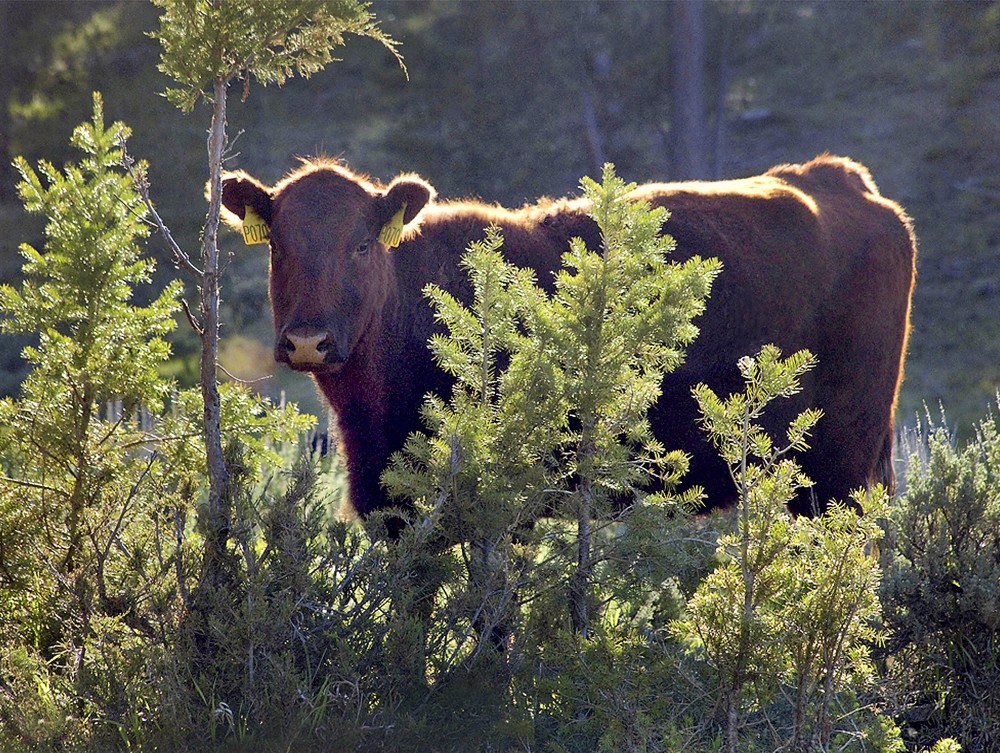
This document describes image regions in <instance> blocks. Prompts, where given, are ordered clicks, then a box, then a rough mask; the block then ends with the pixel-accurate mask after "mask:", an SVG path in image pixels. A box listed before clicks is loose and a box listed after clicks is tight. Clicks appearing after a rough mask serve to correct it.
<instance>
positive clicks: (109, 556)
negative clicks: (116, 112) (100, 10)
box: [0, 96, 312, 750]
mask: <svg viewBox="0 0 1000 753" xmlns="http://www.w3.org/2000/svg"><path fill="white" fill-rule="evenodd" d="M127 133H128V131H127V129H126V128H125V127H124V126H122V125H121V124H114V125H112V126H110V127H105V124H104V121H103V110H102V102H101V99H100V98H99V97H96V96H95V99H94V116H93V120H92V121H91V122H90V123H88V124H84V125H82V126H80V127H79V128H78V129H77V130H76V131H75V133H74V137H73V143H74V145H75V146H76V147H77V148H78V149H79V150H80V151H82V152H83V155H84V156H83V158H82V159H81V161H80V162H79V163H74V164H69V165H67V166H66V167H65V168H64V169H63V170H62V171H60V170H57V169H56V168H55V167H53V166H52V165H51V164H48V163H45V162H42V163H41V164H40V165H39V168H38V172H35V171H34V170H33V169H32V168H31V167H30V166H29V165H28V164H27V163H26V162H25V161H24V160H19V161H18V163H17V167H18V169H19V171H20V172H21V174H22V178H23V180H22V182H21V183H20V184H19V192H20V194H21V196H22V198H23V200H24V203H25V206H26V208H28V209H29V210H30V211H33V212H37V213H39V214H43V215H44V216H45V217H46V220H47V224H46V244H45V247H44V249H43V250H38V249H35V248H33V247H31V246H28V245H25V246H24V247H23V249H22V250H23V254H24V256H25V258H26V263H25V270H24V272H25V281H24V283H23V284H22V285H21V286H20V287H19V288H17V289H15V288H13V287H11V286H4V287H2V288H0V309H2V311H3V313H4V314H6V315H7V317H6V318H4V319H3V320H2V325H3V327H4V328H5V329H6V330H8V331H14V332H27V333H34V334H35V335H36V336H37V338H38V342H37V344H36V345H33V346H30V347H28V348H27V349H26V351H25V356H26V358H27V360H28V361H29V362H30V363H31V365H32V370H31V372H30V374H29V376H28V378H27V379H26V380H25V382H24V384H23V386H22V394H21V396H20V397H19V398H18V399H11V398H5V399H3V400H2V401H0V639H2V641H3V644H4V646H5V652H4V658H3V661H2V663H0V672H2V674H0V680H2V682H3V683H4V684H3V685H2V686H0V687H2V688H3V689H4V692H2V693H0V722H2V729H0V746H2V747H4V748H5V749H7V748H8V747H9V746H14V745H20V746H24V747H25V748H27V749H41V750H46V749H50V748H53V747H54V746H58V745H61V744H63V743H62V742H60V741H68V742H66V743H65V745H66V747H67V748H72V747H83V748H86V747H87V746H90V745H93V746H97V747H100V748H103V749H107V748H106V746H108V745H111V744H112V742H114V741H123V742H125V743H126V744H127V745H133V744H134V745H138V744H139V742H140V741H141V740H142V739H145V738H146V737H149V736H152V735H153V734H154V731H151V729H150V721H151V720H153V719H154V717H155V718H156V720H157V721H159V722H162V720H163V716H157V714H158V712H156V711H154V710H155V709H157V708H158V701H159V700H162V698H158V697H157V696H158V693H160V692H162V690H163V687H164V685H163V684H162V683H163V674H162V672H163V671H164V669H165V668H166V667H169V666H170V664H169V661H168V660H167V657H169V659H170V660H174V661H179V662H181V663H183V662H184V660H185V657H186V658H187V659H188V660H190V659H191V655H189V654H185V653H184V652H180V653H179V654H170V653H169V651H168V648H170V647H173V648H176V647H177V645H178V644H177V643H176V641H177V640H178V638H179V637H183V635H184V634H185V630H184V629H183V628H184V627H185V624H186V623H185V620H186V619H187V617H186V614H187V610H188V609H189V607H190V603H191V594H192V592H193V591H194V590H195V589H196V588H197V586H198V584H197V578H198V573H199V556H198V547H197V543H198V540H199V531H203V530H204V521H203V517H204V516H201V518H202V520H198V518H199V516H198V515H196V514H194V513H195V512H196V510H197V508H198V507H199V502H200V500H201V499H203V496H202V495H203V494H204V476H205V469H204V460H203V457H204V455H203V453H204V450H203V445H202V440H201V432H200V429H198V428H197V424H198V422H199V421H198V419H199V417H200V414H201V412H202V408H201V401H200V396H199V395H198V394H197V393H193V392H179V393H178V392H176V391H175V388H174V386H173V385H172V384H171V383H170V382H169V381H167V380H164V379H163V378H162V377H161V376H160V375H159V367H160V366H161V365H162V364H163V363H164V361H165V360H166V359H167V357H168V356H169V348H168V346H167V345H166V343H165V341H164V339H163V335H164V334H166V333H167V332H168V331H169V330H170V329H172V327H173V324H174V322H173V313H174V312H175V311H176V310H177V308H178V306H177V300H176V299H177V295H178V292H179V286H177V285H176V284H170V285H168V286H167V287H166V289H165V290H163V291H162V292H161V293H160V295H158V296H157V297H155V298H154V299H153V300H152V302H151V303H149V304H148V305H144V306H139V305H135V304H134V303H133V302H132V299H133V297H134V296H135V291H136V288H137V287H138V286H139V285H142V284H145V283H147V282H148V281H149V278H150V276H151V274H152V272H153V265H152V262H150V261H149V260H148V259H145V258H143V257H142V255H141V247H140V243H139V242H140V241H141V239H143V238H144V237H145V235H146V234H147V228H146V225H145V224H144V222H143V204H142V202H141V200H140V197H139V196H138V195H137V193H136V191H135V187H134V184H133V182H132V180H131V178H130V176H128V175H127V174H126V173H125V171H124V169H123V168H122V167H121V164H120V162H121V156H122V155H121V145H122V144H123V143H124V139H125V137H126V136H127ZM222 402H223V410H222V412H223V415H224V417H225V420H226V421H227V425H228V426H229V427H230V428H231V436H232V437H233V438H234V439H235V440H236V441H237V442H239V443H240V445H241V446H242V447H243V448H245V449H244V456H245V466H247V468H248V470H247V472H246V473H245V474H244V477H245V485H251V486H252V485H253V484H254V483H260V482H261V481H262V480H263V478H264V477H267V476H270V475H271V472H270V471H266V472H265V471H264V468H265V466H264V465H263V464H264V463H266V464H267V465H268V466H272V467H281V465H283V464H285V461H284V460H283V458H281V457H279V456H278V454H277V452H276V450H275V443H276V442H282V441H289V440H292V439H295V438H297V436H298V435H299V433H300V432H301V431H302V430H303V429H304V428H306V427H307V426H308V425H310V423H311V421H312V419H311V418H310V417H304V416H299V415H298V414H297V413H296V412H295V411H294V409H293V408H292V407H288V408H285V409H282V410H275V409H272V408H271V407H270V406H269V405H267V404H266V403H262V402H261V401H260V400H259V399H258V398H254V397H252V396H250V395H249V394H248V393H247V392H246V391H245V390H243V389H242V388H235V387H233V386H230V387H229V388H227V389H226V390H224V392H223V401H222ZM239 510H240V514H241V518H240V527H239V528H238V530H237V533H239V534H240V536H241V538H240V539H239V540H240V541H241V542H245V541H248V540H249V539H247V536H249V534H248V533H246V532H247V531H250V530H252V526H250V525H249V524H247V523H244V521H246V520H256V519H257V518H259V517H261V516H260V515H258V514H257V513H256V511H254V510H247V509H246V506H245V505H243V506H241V507H240V508H239ZM199 524H200V525H199ZM258 540H259V539H255V540H253V546H256V542H257V541H258ZM251 548H252V546H250V545H248V546H247V548H246V550H245V552H244V553H246V552H248V551H250V549H251ZM290 548H291V547H290V545H288V544H286V543H281V545H275V546H274V547H272V550H269V551H278V552H285V551H287V550H288V549H290ZM288 577H289V576H287V575H281V576H280V577H279V576H277V575H276V576H273V577H272V580H281V579H287V578H288ZM273 619H274V614H269V615H268V616H267V618H266V620H265V621H268V622H270V621H273ZM8 688H9V689H11V691H10V692H6V690H7V689H8ZM153 727H154V728H155V727H156V724H155V723H154V724H153Z"/></svg>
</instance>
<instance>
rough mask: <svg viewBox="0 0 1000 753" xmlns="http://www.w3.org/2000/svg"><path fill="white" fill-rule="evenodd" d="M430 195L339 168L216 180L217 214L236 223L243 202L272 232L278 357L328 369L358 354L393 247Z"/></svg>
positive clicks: (377, 309)
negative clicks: (266, 181) (273, 181)
mask: <svg viewBox="0 0 1000 753" xmlns="http://www.w3.org/2000/svg"><path fill="white" fill-rule="evenodd" d="M432 196H433V189H431V187H430V186H429V185H428V184H427V183H425V182H424V181H422V180H420V179H419V178H417V177H415V176H404V177H400V178H397V179H396V180H395V181H393V182H392V183H391V184H390V185H389V186H388V187H386V188H380V187H376V186H373V185H372V184H370V183H368V182H367V181H365V180H363V179H360V178H358V177H356V176H354V175H352V174H350V173H349V172H347V171H346V170H344V169H343V168H340V167H339V166H336V165H310V166H307V167H305V168H303V169H302V170H300V171H298V172H297V173H294V174H292V175H291V176H289V177H288V178H287V179H285V180H284V181H282V182H281V183H278V184H277V185H276V186H275V187H273V188H268V187H266V186H264V185H262V184H260V183H259V182H257V181H256V180H254V179H253V178H251V177H249V176H247V175H245V174H243V173H230V174H227V175H225V176H224V177H223V184H222V201H223V206H224V207H225V210H226V211H225V212H224V213H223V215H224V219H225V220H226V221H227V222H228V223H229V224H231V225H233V226H234V227H240V226H241V224H242V221H243V219H244V217H245V216H246V212H247V208H250V209H252V210H253V212H254V213H256V215H258V216H259V217H260V218H261V219H262V220H263V221H264V222H265V223H266V224H267V226H268V228H269V230H270V249H271V265H270V275H269V287H270V296H271V309H272V313H273V315H274V329H275V344H274V357H275V360H277V361H279V362H282V363H286V364H288V365H289V366H291V367H292V368H293V369H297V370H300V371H312V372H317V373H320V372H333V371H336V370H338V369H339V368H340V367H341V366H342V365H343V364H344V363H345V362H346V361H347V360H348V359H349V358H350V357H351V355H352V354H354V353H355V352H356V349H357V347H358V344H359V343H360V342H362V341H363V339H364V338H365V336H366V335H371V334H372V333H373V332H374V328H375V327H376V326H377V325H378V324H379V317H380V316H382V314H383V308H384V304H385V302H386V300H387V298H388V297H389V295H390V294H391V293H392V286H393V284H394V282H393V279H394V278H393V274H392V255H391V254H392V252H391V248H390V247H391V246H392V245H395V244H396V243H398V242H399V241H398V232H399V231H402V232H406V230H407V229H408V227H407V226H410V227H412V225H413V224H414V220H415V219H416V217H417V215H418V214H419V212H420V210H421V209H423V207H424V205H425V204H427V202H428V201H429V200H430V199H431V197H432ZM387 226H388V227H389V228H394V229H395V231H396V237H395V238H394V237H393V235H394V233H393V230H391V229H389V230H387V229H386V228H387Z"/></svg>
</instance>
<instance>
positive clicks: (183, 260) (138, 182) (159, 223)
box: [119, 137, 204, 329]
mask: <svg viewBox="0 0 1000 753" xmlns="http://www.w3.org/2000/svg"><path fill="white" fill-rule="evenodd" d="M119 146H120V148H121V150H122V166H123V167H124V168H125V170H126V171H127V172H128V174H129V175H130V176H131V177H132V182H133V183H135V187H136V190H137V191H138V192H139V198H141V199H142V202H143V204H145V205H146V209H147V211H148V212H149V216H150V217H151V218H152V221H153V222H152V224H153V225H154V226H155V227H156V228H157V229H158V230H159V231H160V235H162V236H163V239H164V240H165V241H166V243H167V247H168V248H169V249H170V252H171V253H172V254H173V256H174V261H175V262H176V263H177V265H178V266H179V267H181V268H182V269H186V270H187V271H188V272H190V273H191V274H193V275H194V276H195V277H197V278H198V279H199V280H200V279H201V278H202V277H203V275H204V273H203V272H202V271H201V270H200V269H198V267H197V266H195V264H194V262H192V261H191V257H190V256H188V255H187V253H186V252H185V251H184V249H182V248H181V247H180V244H178V243H177V241H175V240H174V236H173V234H172V233H171V232H170V228H168V227H167V225H166V223H165V222H164V221H163V218H162V217H160V213H159V212H157V211H156V207H154V206H153V201H152V199H150V197H149V180H148V179H147V177H146V172H145V170H142V169H141V168H139V167H137V166H136V162H135V159H134V158H133V157H132V155H130V154H129V153H128V149H127V148H126V142H125V138H124V137H122V138H121V139H120V141H119ZM196 329H197V327H196Z"/></svg>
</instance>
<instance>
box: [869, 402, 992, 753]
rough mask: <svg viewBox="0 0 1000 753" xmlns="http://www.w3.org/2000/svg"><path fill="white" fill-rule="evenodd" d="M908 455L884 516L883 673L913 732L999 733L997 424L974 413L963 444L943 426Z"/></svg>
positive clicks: (965, 740)
mask: <svg viewBox="0 0 1000 753" xmlns="http://www.w3.org/2000/svg"><path fill="white" fill-rule="evenodd" d="M927 450H928V455H927V457H926V458H924V459H923V460H921V458H920V457H918V456H917V455H914V457H913V458H912V459H911V462H910V470H909V473H908V474H907V482H906V491H905V493H904V495H903V497H902V499H901V500H900V501H899V503H898V505H897V506H896V507H895V509H893V511H892V514H891V515H890V516H889V520H888V523H887V529H888V537H887V543H888V546H887V547H886V552H885V559H886V578H885V582H884V584H883V588H882V599H883V602H884V605H885V612H886V619H887V622H888V625H889V627H890V628H891V630H892V640H891V641H890V643H889V644H888V646H887V649H886V653H887V659H886V661H887V663H888V668H889V676H890V678H891V679H892V680H893V684H892V685H891V686H890V687H895V690H896V692H897V693H898V694H899V695H898V696H897V697H896V698H897V702H898V703H899V704H900V705H901V706H902V707H903V709H909V710H906V711H904V712H903V713H904V714H905V716H907V717H909V718H911V719H912V720H913V721H912V726H913V728H914V730H915V731H918V732H919V736H920V739H921V741H926V742H930V741H932V740H933V739H935V738H936V737H937V736H939V735H942V734H947V735H950V736H952V737H955V738H957V739H958V740H960V741H961V742H962V745H963V746H964V748H965V749H966V750H973V751H978V750H990V749H991V748H994V747H996V745H997V744H998V742H1000V737H998V733H997V726H996V719H997V717H998V714H1000V694H998V690H997V688H998V687H1000V648H998V645H997V631H998V629H1000V603H998V593H997V583H998V582H1000V539H998V534H997V532H998V531H1000V433H998V431H997V427H996V420H995V418H993V417H989V418H987V419H985V420H983V421H982V422H981V423H980V424H979V427H978V431H977V433H976V435H975V437H974V439H972V440H971V441H970V442H968V444H967V445H966V446H965V447H964V448H961V449H960V448H958V447H956V446H955V444H954V442H953V440H952V438H951V437H950V436H949V435H948V433H947V431H946V430H945V429H944V428H943V427H938V428H933V429H932V430H931V431H930V433H929V436H928V438H927Z"/></svg>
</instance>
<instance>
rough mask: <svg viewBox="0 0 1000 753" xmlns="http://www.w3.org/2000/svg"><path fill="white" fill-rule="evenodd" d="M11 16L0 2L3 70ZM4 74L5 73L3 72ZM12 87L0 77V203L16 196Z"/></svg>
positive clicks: (6, 64)
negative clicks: (11, 139) (12, 148)
mask: <svg viewBox="0 0 1000 753" xmlns="http://www.w3.org/2000/svg"><path fill="white" fill-rule="evenodd" d="M11 23H12V14H11V12H10V6H9V5H8V4H7V3H5V2H0V60H2V61H4V68H7V69H8V72H9V68H10V47H11V44H10V37H11ZM5 73H6V72H5ZM12 88H13V87H12V86H11V83H10V76H9V75H3V76H0V203H3V202H6V201H13V200H14V198H15V197H16V196H17V192H16V191H15V190H14V183H15V178H14V169H13V168H12V167H11V162H12V160H13V155H12V154H11V153H10V110H9V107H10V93H11V89H12Z"/></svg>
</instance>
